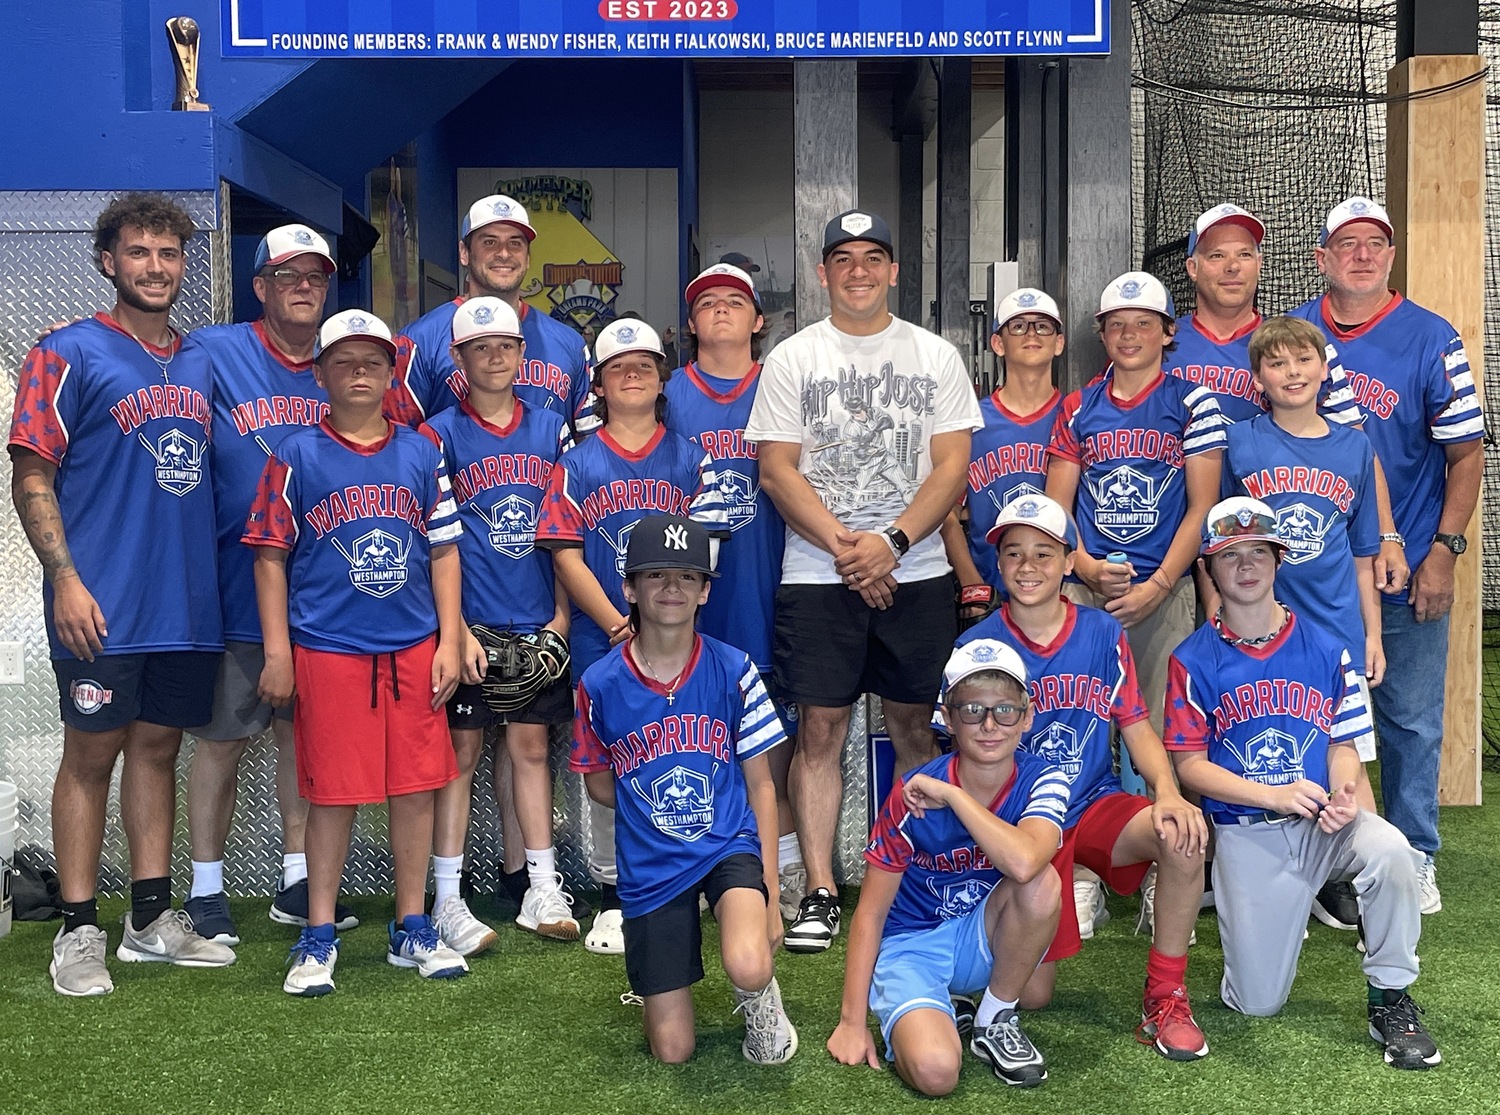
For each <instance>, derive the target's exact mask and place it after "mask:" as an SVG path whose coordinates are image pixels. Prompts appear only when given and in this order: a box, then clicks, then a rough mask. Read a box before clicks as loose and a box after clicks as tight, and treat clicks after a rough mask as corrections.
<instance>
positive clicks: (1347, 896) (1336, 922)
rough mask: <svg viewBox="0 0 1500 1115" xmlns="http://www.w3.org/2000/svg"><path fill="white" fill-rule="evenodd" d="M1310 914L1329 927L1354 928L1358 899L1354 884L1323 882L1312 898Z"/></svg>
mask: <svg viewBox="0 0 1500 1115" xmlns="http://www.w3.org/2000/svg"><path fill="white" fill-rule="evenodd" d="M1312 914H1313V917H1315V918H1317V919H1318V920H1319V921H1321V922H1322V923H1323V924H1324V925H1326V926H1328V928H1329V929H1346V930H1352V929H1354V928H1355V926H1356V925H1358V924H1359V899H1358V897H1357V896H1356V895H1355V893H1354V884H1353V883H1324V884H1323V889H1322V890H1320V891H1318V895H1317V897H1316V898H1314V899H1313V904H1312Z"/></svg>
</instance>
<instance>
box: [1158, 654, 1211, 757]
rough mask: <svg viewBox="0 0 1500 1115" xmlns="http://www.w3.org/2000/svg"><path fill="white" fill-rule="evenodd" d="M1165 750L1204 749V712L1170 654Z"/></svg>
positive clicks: (1206, 730) (1187, 676)
mask: <svg viewBox="0 0 1500 1115" xmlns="http://www.w3.org/2000/svg"><path fill="white" fill-rule="evenodd" d="M1164 735H1165V737H1166V738H1165V739H1163V740H1162V743H1163V744H1165V746H1166V749H1167V750H1168V751H1207V750H1208V736H1209V724H1208V715H1207V713H1206V712H1205V711H1204V709H1203V707H1202V705H1201V704H1200V703H1199V697H1198V695H1197V694H1195V693H1194V692H1193V678H1192V675H1191V674H1189V673H1188V670H1187V667H1186V666H1184V665H1183V664H1182V662H1181V660H1180V659H1178V657H1177V656H1176V655H1175V654H1174V655H1173V656H1172V658H1171V660H1170V661H1169V662H1168V663H1167V697H1166V732H1165V733H1164Z"/></svg>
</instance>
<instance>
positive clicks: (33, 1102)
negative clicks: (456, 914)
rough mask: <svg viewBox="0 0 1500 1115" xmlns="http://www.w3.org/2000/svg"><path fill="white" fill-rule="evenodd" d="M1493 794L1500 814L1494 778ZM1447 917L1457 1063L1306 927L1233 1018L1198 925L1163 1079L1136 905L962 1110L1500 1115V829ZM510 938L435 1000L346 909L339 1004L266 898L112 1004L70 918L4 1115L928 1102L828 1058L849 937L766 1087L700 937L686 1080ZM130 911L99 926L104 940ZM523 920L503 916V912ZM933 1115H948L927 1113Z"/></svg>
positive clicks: (789, 972)
mask: <svg viewBox="0 0 1500 1115" xmlns="http://www.w3.org/2000/svg"><path fill="white" fill-rule="evenodd" d="M1485 789H1486V791H1487V793H1488V794H1490V795H1491V796H1493V795H1495V794H1497V793H1500V777H1497V776H1487V777H1486V779H1485ZM1443 832H1444V840H1445V845H1446V847H1445V851H1444V852H1443V853H1442V856H1441V857H1440V859H1439V881H1440V883H1441V885H1442V890H1443V904H1444V909H1443V911H1442V913H1440V914H1437V915H1434V916H1432V917H1429V918H1426V919H1424V922H1423V928H1424V937H1423V940H1422V946H1421V955H1422V979H1421V982H1420V983H1419V984H1418V985H1417V987H1416V988H1415V994H1416V998H1417V1000H1418V1001H1419V1002H1420V1003H1421V1004H1422V1005H1423V1006H1424V1007H1425V1008H1426V1010H1427V1017H1426V1021H1427V1023H1428V1025H1429V1027H1430V1029H1431V1031H1432V1033H1433V1035H1434V1036H1435V1037H1436V1039H1437V1040H1438V1042H1439V1044H1440V1046H1441V1048H1442V1051H1443V1058H1444V1063H1443V1065H1442V1066H1440V1067H1439V1068H1437V1069H1436V1070H1433V1071H1431V1072H1425V1073H1401V1072H1396V1071H1395V1070H1392V1069H1390V1068H1387V1067H1386V1066H1385V1065H1384V1064H1383V1063H1382V1061H1381V1058H1380V1053H1379V1051H1378V1049H1377V1047H1376V1046H1375V1044H1374V1043H1373V1042H1371V1041H1370V1039H1369V1038H1368V1036H1367V1035H1366V1032H1365V993H1364V981H1363V979H1362V977H1361V973H1360V970H1359V959H1360V957H1359V954H1358V953H1357V952H1356V951H1355V948H1354V935H1353V934H1351V933H1336V932H1334V931H1332V930H1329V929H1326V928H1324V927H1323V926H1321V925H1319V924H1318V923H1316V922H1311V923H1310V926H1311V934H1312V935H1311V937H1310V939H1309V940H1308V941H1307V943H1306V945H1305V947H1304V949H1303V956H1302V966H1301V971H1300V974H1299V977H1298V980H1297V983H1296V986H1295V987H1294V988H1293V991H1292V998H1291V1001H1290V1002H1289V1003H1288V1004H1287V1006H1286V1009H1285V1010H1284V1011H1283V1012H1282V1014H1281V1016H1280V1017H1278V1018H1274V1019H1250V1018H1245V1017H1242V1016H1239V1015H1236V1014H1233V1013H1231V1012H1230V1011H1228V1010H1227V1009H1225V1007H1224V1006H1223V1005H1222V1004H1221V1003H1220V1002H1219V1000H1218V996H1217V989H1218V979H1219V975H1220V972H1221V954H1220V952H1219V946H1218V930H1217V925H1216V923H1215V921H1214V918H1213V916H1212V915H1211V914H1205V915H1204V916H1203V917H1202V918H1201V919H1200V920H1199V922H1198V942H1199V943H1198V944H1197V945H1196V946H1195V947H1194V949H1193V951H1192V956H1191V963H1190V967H1189V971H1188V985H1189V989H1190V991H1191V992H1192V995H1193V1001H1194V1005H1195V1008H1196V1012H1197V1016H1198V1020H1199V1022H1200V1024H1201V1025H1202V1026H1203V1029H1204V1031H1205V1032H1206V1033H1207V1035H1208V1040H1209V1043H1210V1045H1211V1047H1212V1053H1211V1055H1210V1056H1209V1057H1208V1058H1207V1059H1206V1060H1204V1061H1202V1062H1199V1063H1195V1064H1174V1063H1170V1062H1167V1061H1165V1060H1163V1059H1162V1058H1160V1057H1158V1056H1157V1055H1156V1054H1155V1053H1153V1052H1151V1051H1150V1050H1149V1049H1147V1048H1145V1047H1143V1046H1139V1045H1137V1044H1136V1042H1135V1040H1134V1038H1133V1029H1134V1026H1135V1023H1136V1022H1137V1021H1138V1020H1139V1015H1138V1013H1137V1011H1138V1009H1139V1002H1140V998H1139V996H1140V987H1141V981H1142V978H1143V974H1144V965H1145V954H1146V942H1145V940H1144V939H1143V938H1140V937H1136V936H1134V935H1133V934H1132V929H1133V927H1134V922H1135V909H1136V903H1135V901H1134V900H1133V899H1120V898H1114V897H1112V898H1111V899H1110V910H1111V913H1112V915H1113V916H1112V918H1111V920H1110V921H1109V922H1108V923H1107V924H1105V925H1103V926H1102V927H1100V929H1099V931H1098V935H1097V936H1096V937H1095V939H1094V940H1093V941H1091V942H1088V943H1087V944H1086V945H1085V947H1084V951H1083V954H1082V955H1081V956H1080V957H1078V958H1077V959H1075V960H1072V961H1068V962H1065V963H1064V965H1063V968H1062V971H1061V973H1060V977H1059V980H1058V985H1059V987H1058V994H1057V1000H1056V1002H1055V1003H1054V1004H1053V1006H1052V1007H1051V1008H1049V1009H1048V1010H1046V1011H1042V1012H1036V1013H1033V1014H1030V1015H1027V1016H1026V1020H1025V1021H1026V1027H1027V1031H1028V1032H1029V1033H1030V1034H1031V1036H1032V1037H1033V1039H1034V1040H1035V1041H1036V1043H1037V1045H1038V1046H1039V1047H1040V1048H1041V1049H1042V1051H1043V1052H1044V1053H1045V1054H1046V1056H1047V1059H1048V1064H1049V1067H1050V1071H1051V1079H1050V1080H1049V1081H1048V1082H1047V1083H1046V1084H1045V1085H1044V1086H1043V1087H1041V1088H1040V1089H1038V1090H1036V1091H1033V1092H1016V1091H1013V1090H1010V1089H1007V1088H1005V1087H1004V1086H1003V1085H1002V1084H1000V1083H999V1082H998V1081H997V1080H995V1079H994V1077H993V1076H991V1075H990V1073H989V1072H988V1070H987V1069H985V1068H984V1067H983V1066H982V1065H980V1064H979V1063H978V1062H977V1061H975V1060H974V1059H973V1058H972V1057H970V1058H968V1059H967V1063H966V1066H965V1069H964V1072H963V1076H962V1079H961V1080H960V1083H959V1086H958V1090H957V1091H956V1092H955V1093H954V1095H953V1096H952V1097H950V1098H949V1099H947V1100H945V1101H940V1102H941V1109H942V1110H949V1111H954V1112H978V1111H984V1112H993V1111H1009V1110H1016V1111H1035V1112H1068V1113H1069V1115H1091V1113H1096V1112H1098V1113H1111V1112H1161V1113H1163V1115H1168V1113H1177V1112H1210V1113H1215V1115H1218V1113H1223V1112H1230V1111H1245V1112H1263V1111H1264V1112H1272V1111H1275V1112H1307V1113H1310V1115H1336V1113H1340V1112H1350V1113H1354V1112H1359V1113H1361V1115H1376V1113H1385V1112H1408V1111H1410V1112H1434V1113H1442V1115H1454V1113H1458V1112H1484V1111H1494V1110H1496V1109H1497V1107H1500V963H1497V950H1496V947H1495V944H1494V941H1495V938H1496V932H1495V912H1496V890H1495V881H1496V879H1497V878H1500V813H1497V811H1496V810H1495V809H1494V808H1489V809H1448V810H1444V812H1443ZM477 905H478V910H477V912H479V913H480V914H481V915H489V916H490V918H491V920H492V921H494V922H495V923H496V924H501V925H502V928H501V940H500V946H499V948H498V949H497V950H495V951H494V952H492V953H490V954H489V955H486V956H483V957H479V958H477V959H476V960H475V961H474V963H473V969H474V970H473V973H472V974H471V975H470V976H469V977H468V978H466V979H462V980H457V981H452V982H446V983H437V982H433V983H427V982H423V981H421V980H419V979H418V978H417V976H416V975H415V974H414V973H412V972H410V971H406V970H400V969H396V968H392V967H390V966H389V965H387V964H386V962H385V958H384V952H385V933H384V928H383V926H384V919H385V918H386V917H387V916H388V904H387V903H386V902H384V901H383V900H381V899H361V900H356V901H355V902H354V906H355V908H356V910H357V911H358V913H359V915H360V917H361V918H362V919H363V921H364V924H363V925H362V926H361V927H360V928H358V929H356V930H352V931H350V932H349V933H346V934H344V939H343V951H342V955H341V956H340V959H339V966H338V971H337V980H338V991H337V992H336V993H335V994H334V995H332V996H331V997H329V998H325V999H318V1000H297V999H292V998H290V997H288V996H286V995H283V994H282V992H281V973H282V964H283V960H284V957H285V954H286V950H287V948H288V946H289V945H290V943H291V932H292V931H290V930H288V929H286V928H285V927H282V926H278V925H274V924H273V923H271V922H270V921H268V920H267V919H266V917H265V910H266V906H267V903H266V901H265V900H259V899H254V900H237V901H236V902H235V903H234V911H235V915H236V917H237V918H238V919H239V924H240V931H241V933H242V935H243V936H244V939H245V940H244V944H243V945H241V947H240V949H239V963H238V964H236V965H235V966H234V967H233V968H230V969H227V970H220V971H193V970H187V969H176V968H171V967H169V966H165V965H155V964H125V963H122V962H119V961H117V960H115V959H114V958H113V956H112V955H111V958H110V967H111V971H112V973H113V976H114V980H115V992H114V994H113V995H110V996H107V997H105V998H101V999H64V998H62V997H60V996H58V995H55V994H54V993H53V991H52V988H51V982H50V980H49V979H48V977H47V959H48V945H49V942H50V940H51V937H52V935H53V933H54V932H56V928H57V923H51V924H47V925H38V924H22V923H18V924H17V925H16V927H15V930H14V932H13V933H12V934H11V936H10V937H9V938H7V939H4V940H0V1112H32V1111H36V1112H41V1111H48V1112H75V1111H76V1112H112V1111H129V1112H132V1113H135V1115H146V1113H150V1115H156V1113H159V1112H178V1111H182V1112H207V1111H276V1112H300V1111H326V1112H351V1111H364V1110H371V1111H373V1110H376V1109H386V1110H392V1111H410V1110H420V1109H426V1110H434V1111H499V1112H506V1113H514V1115H531V1113H533V1112H536V1113H538V1115H564V1113H571V1112H580V1113H605V1112H637V1111H639V1112H643V1113H644V1112H651V1113H657V1112H660V1113H663V1115H665V1113H672V1112H692V1113H699V1112H741V1111H747V1112H748V1111H755V1112H774V1113H776V1115H823V1113H832V1112H839V1113H843V1112H866V1111H872V1112H873V1111H880V1112H882V1113H884V1112H888V1111H901V1110H909V1109H915V1108H916V1107H917V1106H918V1105H928V1104H930V1101H924V1100H919V1099H917V1098H916V1097H915V1096H914V1095H913V1094H912V1093H910V1092H908V1091H907V1090H906V1089H905V1088H904V1087H903V1086H902V1085H901V1083H900V1081H899V1080H898V1079H897V1078H896V1077H895V1076H894V1074H893V1073H891V1072H889V1071H886V1072H880V1073H876V1072H873V1071H871V1070H870V1069H868V1068H844V1067H842V1066H838V1065H835V1064H834V1063H833V1062H832V1060H831V1059H830V1058H829V1056H828V1053H827V1051H826V1049H825V1048H824V1042H825V1041H826V1040H827V1038H828V1035H829V1033H830V1032H831V1031H832V1029H833V1026H834V1024H835V1022H836V1021H837V1019H838V1004H839V994H840V986H841V980H842V961H843V947H842V946H843V938H840V939H839V941H838V943H837V944H836V945H835V947H834V949H833V950H832V951H831V952H829V953H825V954H823V955H821V956H791V955H788V954H785V953H783V954H781V955H780V956H779V957H778V960H777V970H778V975H779V977H780V980H781V985H782V989H783V994H784V997H785V1000H786V1004H787V1009H788V1013H789V1014H790V1015H791V1017H792V1020H793V1021H794V1022H795V1023H796V1025H797V1027H798V1030H799V1031H800V1034H801V1050H800V1052H799V1053H798V1055H797V1057H796V1059H795V1060H794V1061H793V1062H792V1064H790V1065H788V1066H785V1067H782V1068H760V1067H756V1066H752V1065H750V1064H748V1063H746V1062H745V1061H744V1060H743V1059H742V1058H741V1056H740V1048H739V1046H740V1037H741V1028H740V1024H739V1019H738V1018H737V1017H736V1016H733V1015H732V1014H731V1013H730V1008H731V1005H732V999H731V996H730V992H729V988H728V985H727V984H726V982H725V980H724V978H723V974H722V970H721V969H720V968H719V966H718V963H717V960H716V958H715V957H714V955H713V953H712V949H713V947H714V945H715V944H716V943H717V938H716V936H715V934H714V932H713V930H712V927H711V925H710V927H709V928H708V930H707V932H706V933H705V937H706V949H707V950H708V960H707V964H706V967H707V968H708V971H709V976H708V979H706V980H705V981H704V982H703V983H702V984H700V985H699V987H698V991H697V995H696V1001H697V1006H698V1035H699V1039H698V1052H697V1056H696V1057H695V1058H694V1060H693V1061H692V1062H691V1063H689V1064H687V1065H684V1066H678V1067H666V1066H662V1065H657V1064H655V1063H653V1062H652V1061H651V1060H650V1058H649V1057H648V1056H647V1054H646V1051H645V1044H644V1041H643V1040H642V1037H641V1030H640V1012H639V1009H638V1008H634V1007H627V1006H622V1005H621V1004H620V1001H619V994H620V992H621V991H623V990H625V975H624V964H623V962H622V961H621V959H620V958H618V957H598V956H593V955H590V954H589V953H587V952H585V951H584V949H583V946H582V945H581V944H574V945H560V944H555V943H552V942H547V941H542V940H540V939H538V938H536V937H533V936H531V935H529V934H526V933H523V932H522V931H520V930H518V929H517V928H516V927H515V926H514V925H513V924H510V922H509V921H508V919H507V920H505V921H504V922H503V923H502V922H501V921H500V919H501V918H502V917H504V916H505V914H506V913H507V911H505V910H504V909H503V908H502V907H499V906H494V905H491V904H489V903H488V902H487V901H485V900H481V901H480V902H479V903H478V904H477ZM123 911H124V905H123V903H120V902H107V903H105V904H104V906H103V909H102V911H101V913H102V915H103V917H104V919H105V920H107V922H108V925H109V930H110V941H111V945H112V946H113V945H114V944H117V943H118V941H119V928H118V919H119V917H120V916H121V914H122V913H123ZM509 912H510V913H513V910H512V911H509ZM925 1109H926V1110H936V1109H937V1108H935V1107H931V1106H927V1107H925Z"/></svg>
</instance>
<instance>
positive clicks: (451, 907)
mask: <svg viewBox="0 0 1500 1115" xmlns="http://www.w3.org/2000/svg"><path fill="white" fill-rule="evenodd" d="M432 924H433V925H435V926H436V927H437V931H438V936H439V937H441V938H442V939H443V941H444V942H445V943H446V944H447V946H448V947H449V948H451V949H452V950H453V951H454V952H456V953H458V955H459V956H476V955H478V954H479V953H481V952H483V951H484V950H485V949H487V948H489V947H490V946H491V945H493V944H494V943H495V942H496V941H498V940H499V939H500V934H498V933H496V932H495V931H494V930H493V929H491V928H490V927H489V926H487V925H485V924H484V922H482V921H480V920H479V919H478V918H476V917H475V916H474V912H473V911H472V910H470V909H469V904H468V903H467V902H465V901H464V900H463V899H462V898H460V897H459V896H458V895H456V894H450V895H449V896H448V897H447V899H446V900H445V901H444V902H443V904H442V905H441V906H439V907H438V908H437V910H436V911H435V912H434V913H433V915H432Z"/></svg>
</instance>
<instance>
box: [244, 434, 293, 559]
mask: <svg viewBox="0 0 1500 1115" xmlns="http://www.w3.org/2000/svg"><path fill="white" fill-rule="evenodd" d="M292 500H293V496H292V468H291V466H290V465H288V464H286V463H285V462H284V461H282V460H280V459H278V458H277V457H274V456H273V457H269V458H267V459H266V467H265V468H264V469H262V470H261V474H260V480H259V481H257V482H256V485H255V499H254V501H253V502H252V503H251V504H250V517H249V518H248V519H246V520H245V533H244V535H243V536H242V537H241V538H240V541H241V542H243V543H244V544H245V545H246V546H275V547H276V548H277V549H281V550H290V549H291V548H292V547H293V546H295V545H296V544H297V533H298V531H297V513H296V511H295V509H294V508H293V507H292Z"/></svg>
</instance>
